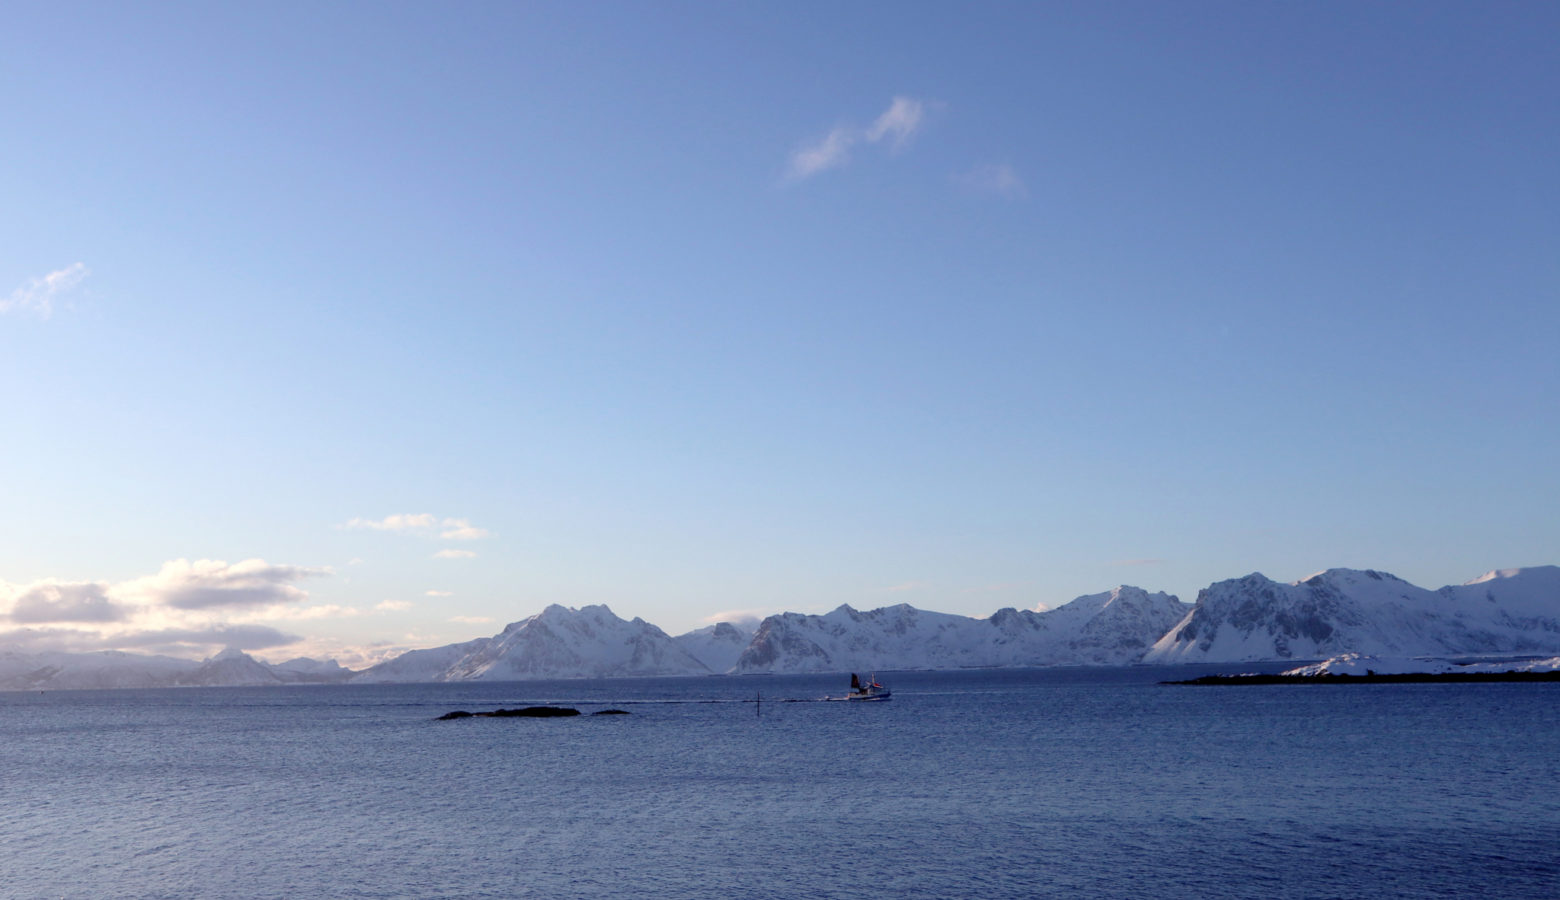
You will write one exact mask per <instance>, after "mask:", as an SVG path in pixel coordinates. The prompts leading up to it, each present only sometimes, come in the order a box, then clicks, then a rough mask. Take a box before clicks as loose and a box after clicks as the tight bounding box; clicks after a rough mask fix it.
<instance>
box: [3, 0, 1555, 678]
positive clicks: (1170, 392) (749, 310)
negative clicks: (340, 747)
mask: <svg viewBox="0 0 1560 900" xmlns="http://www.w3.org/2000/svg"><path fill="white" fill-rule="evenodd" d="M6 19H7V22H6V27H5V28H4V29H0V114H3V116H4V120H5V122H6V123H7V130H8V134H7V136H6V137H5V139H4V140H0V210H3V215H0V423H3V427H4V432H5V439H4V440H3V442H0V473H3V474H0V646H8V647H14V648H20V649H28V650H42V649H66V650H95V649H123V650H131V651H136V652H158V653H168V654H171V655H177V656H185V657H191V658H200V657H202V656H206V655H209V654H211V653H215V652H217V651H218V650H221V649H222V648H223V647H226V646H236V647H239V648H241V649H244V650H247V651H250V652H251V653H253V654H254V655H256V656H258V657H261V658H265V659H271V660H273V661H278V660H282V659H287V658H291V657H295V656H303V655H308V656H315V657H334V658H337V659H340V660H341V661H342V662H343V664H346V665H353V666H357V665H364V664H367V663H369V662H372V661H374V660H376V659H382V658H385V657H388V656H391V655H394V654H395V653H398V652H401V651H403V650H405V649H408V648H412V647H426V646H436V645H441V644H447V643H451V642H454V641H460V640H469V639H471V638H475V637H481V636H486V635H489V634H493V633H495V632H497V631H498V630H500V629H501V628H502V627H503V625H504V624H506V623H508V622H513V621H518V620H520V619H523V618H526V617H528V616H530V615H533V614H535V613H537V612H539V611H541V610H542V609H543V608H545V607H546V606H548V605H549V604H553V603H559V604H563V605H565V606H573V607H579V606H584V605H588V604H597V603H604V604H606V605H608V606H609V607H611V609H612V610H613V611H614V612H615V613H617V614H618V615H620V616H622V617H624V618H633V617H640V618H643V619H645V620H646V621H648V622H651V623H654V624H656V625H658V626H660V627H661V628H663V629H664V630H665V631H667V632H668V633H670V634H678V633H681V632H684V631H688V630H691V629H694V628H698V627H702V626H704V625H708V624H710V623H711V622H714V621H717V620H720V619H722V618H733V617H740V616H762V615H766V614H769V613H773V612H778V611H783V610H792V611H799V612H824V611H827V610H829V609H833V608H834V607H836V606H838V605H840V604H842V603H848V604H850V605H851V606H853V607H856V608H858V609H873V608H877V607H881V606H888V605H893V604H898V603H909V604H911V605H914V606H916V607H919V608H922V609H928V610H936V611H941V612H952V613H960V614H965V615H972V616H984V615H989V614H990V613H992V612H993V611H995V610H997V609H1000V608H1003V607H1017V608H1030V609H1033V608H1038V607H1042V606H1044V607H1054V606H1058V605H1060V604H1062V603H1065V602H1067V601H1068V600H1070V599H1072V598H1074V597H1076V596H1079V595H1082V594H1090V593H1097V592H1100V591H1105V590H1109V589H1110V588H1112V587H1114V586H1116V585H1118V584H1132V585H1137V586H1140V587H1143V588H1146V589H1148V590H1151V591H1157V590H1164V591H1169V592H1171V593H1175V594H1177V595H1178V596H1180V597H1181V598H1182V599H1183V600H1186V601H1188V602H1190V601H1192V600H1194V599H1195V597H1196V593H1197V591H1198V590H1199V589H1201V588H1203V587H1206V586H1207V585H1209V584H1210V583H1213V582H1215V581H1220V580H1223V579H1226V578H1234V577H1239V576H1242V575H1245V574H1247V573H1249V572H1253V571H1260V572H1262V573H1264V574H1266V575H1268V576H1269V577H1272V578H1275V579H1278V580H1281V581H1291V580H1295V579H1298V578H1302V577H1305V576H1307V575H1309V574H1311V573H1313V572H1316V571H1319V570H1322V569H1327V568H1332V567H1352V568H1375V569H1380V570H1383V571H1388V572H1392V573H1394V574H1396V575H1398V576H1400V577H1402V578H1405V579H1407V580H1409V581H1411V582H1413V583H1415V584H1419V585H1421V586H1425V587H1431V588H1435V587H1440V586H1442V585H1445V584H1457V583H1462V582H1464V581H1467V580H1469V579H1472V578H1475V577H1477V576H1479V575H1480V574H1482V573H1484V572H1485V571H1488V570H1490V569H1496V568H1509V567H1516V566H1528V565H1543V564H1553V563H1560V516H1557V515H1556V506H1555V501H1556V498H1557V497H1560V467H1557V466H1556V464H1555V460H1556V458H1557V453H1556V449H1557V448H1560V403H1557V402H1556V397H1557V396H1560V353H1557V348H1560V165H1557V164H1556V160H1560V115H1557V111H1560V54H1557V53H1555V52H1554V36H1555V35H1556V34H1560V5H1556V4H1553V3H1545V2H1533V3H1499V2H1495V3H1478V4H1475V3H1437V2H1424V3H1415V4H1402V3H1395V2H1387V3H1373V2H1351V3H1306V4H1301V3H1294V4H1288V3H1286V4H1278V3H1222V2H1200V3H1181V4H1168V3H1160V2H1150V3H1128V2H1103V3H984V4H949V3H916V2H909V3H905V2H894V3H859V4H845V5H840V4H821V3H800V4H767V5H761V4H748V3H735V4H734V3H680V2H668V3H655V4H649V3H624V2H607V3H591V4H577V3H561V2H557V3H543V2H536V3H516V2H502V3H480V2H463V3H453V4H432V3H390V2H375V3H350V2H340V3H332V4H324V5H321V4H317V3H307V4H305V3H285V2H277V3H265V4H211V3H187V4H186V3H147V4H133V5H132V4H122V3H71V2H50V3H37V2H22V3H16V4H11V5H9V6H8V7H7V16H6Z"/></svg>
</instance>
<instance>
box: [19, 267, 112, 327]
mask: <svg viewBox="0 0 1560 900" xmlns="http://www.w3.org/2000/svg"><path fill="white" fill-rule="evenodd" d="M90 274H92V270H91V269H88V268H87V267H86V266H85V265H83V264H81V263H72V264H71V265H68V266H66V267H65V268H63V269H60V270H58V271H54V272H50V273H49V274H47V275H43V276H41V277H38V278H31V279H28V281H27V283H26V284H24V285H22V286H20V287H18V288H17V289H16V290H14V291H12V292H11V296H9V297H7V298H4V299H0V314H3V313H8V312H12V311H13V310H14V311H18V312H33V313H37V314H38V316H39V317H40V318H45V319H47V318H48V317H49V313H51V312H53V311H54V301H55V299H56V298H58V297H60V296H61V295H63V294H65V293H66V292H68V291H70V290H71V289H72V288H74V287H75V286H76V285H78V284H80V283H81V281H82V279H84V278H86V277H87V276H88V275H90Z"/></svg>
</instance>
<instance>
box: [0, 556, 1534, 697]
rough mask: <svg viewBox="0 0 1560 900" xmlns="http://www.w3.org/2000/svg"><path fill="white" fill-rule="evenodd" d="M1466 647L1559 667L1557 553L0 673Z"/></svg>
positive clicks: (919, 661)
mask: <svg viewBox="0 0 1560 900" xmlns="http://www.w3.org/2000/svg"><path fill="white" fill-rule="evenodd" d="M1468 657H1482V658H1486V659H1488V658H1494V657H1510V658H1512V659H1513V660H1514V662H1513V663H1512V664H1518V663H1516V662H1515V661H1516V659H1517V658H1519V657H1520V658H1521V660H1522V661H1521V662H1520V665H1524V666H1530V667H1533V668H1532V669H1531V670H1532V671H1542V670H1543V669H1542V668H1541V667H1542V665H1549V667H1550V669H1551V670H1552V669H1555V668H1560V663H1556V660H1560V567H1556V566H1539V567H1533V568H1526V569H1504V570H1497V571H1492V572H1489V573H1487V574H1486V575H1483V576H1481V577H1479V578H1475V579H1473V580H1472V581H1469V582H1467V583H1465V584H1462V585H1456V586H1450V587H1443V588H1441V589H1439V590H1435V591H1431V590H1426V589H1424V588H1419V587H1415V586H1414V585H1412V584H1409V583H1408V582H1406V581H1403V580H1402V579H1399V578H1397V577H1395V576H1392V575H1389V574H1387V573H1384V572H1378V571H1373V570H1354V569H1329V570H1327V571H1325V572H1321V573H1318V574H1316V575H1313V576H1311V577H1309V578H1304V579H1301V580H1299V581H1296V582H1293V583H1290V584H1279V583H1277V582H1274V581H1272V580H1270V579H1268V578H1266V577H1264V576H1262V575H1261V574H1257V573H1253V574H1251V575H1248V576H1245V577H1243V578H1238V579H1231V580H1227V581H1221V582H1217V583H1215V584H1213V585H1210V586H1209V587H1207V588H1205V589H1203V590H1202V591H1200V592H1199V594H1198V597H1197V602H1196V604H1194V605H1188V604H1184V603H1182V602H1180V601H1179V600H1178V599H1177V598H1175V597H1173V596H1171V595H1168V594H1165V593H1149V592H1148V591H1145V590H1143V589H1141V588H1136V587H1130V586H1126V585H1123V586H1120V587H1117V588H1115V589H1113V590H1110V591H1105V592H1102V593H1099V594H1090V595H1085V596H1083V597H1079V598H1077V599H1075V600H1073V601H1072V602H1070V603H1067V604H1065V605H1063V606H1060V607H1057V608H1056V609H1043V610H1017V609H1002V610H998V611H997V612H995V613H993V614H992V615H990V616H987V617H984V618H973V617H968V616H959V615H952V614H948V613H939V612H930V611H926V610H920V609H917V608H915V607H912V606H908V605H898V606H890V607H883V608H880V609H875V610H866V611H860V610H856V609H853V608H851V607H849V606H841V607H839V608H838V609H835V610H834V611H832V612H830V613H827V614H824V615H807V614H802V613H781V614H777V615H773V616H769V617H768V618H766V619H764V620H763V621H762V622H760V623H757V624H756V626H755V625H753V624H752V623H746V624H740V625H739V624H734V623H721V624H719V625H716V626H711V627H709V628H704V629H699V630H698V631H693V632H689V633H687V634H683V635H678V636H676V637H673V636H670V635H668V634H666V632H664V631H662V630H661V629H660V628H657V627H656V626H655V625H652V624H650V623H648V622H645V621H644V620H642V619H637V618H636V619H632V620H624V619H621V618H619V617H618V616H617V615H615V614H614V613H613V612H612V611H611V610H610V609H608V608H607V607H606V606H600V605H597V606H586V607H584V608H581V609H571V608H567V607H563V606H558V605H554V606H549V607H547V608H546V609H545V610H543V611H542V612H540V613H537V614H536V615H533V616H530V617H528V618H526V619H522V620H519V621H517V622H514V623H511V624H510V625H508V626H507V627H505V628H504V630H503V631H501V632H500V633H498V634H496V635H493V636H492V637H487V638H477V639H474V640H470V641H464V642H461V643H458V644H449V645H446V646H443V647H431V648H426V649H419V650H411V651H408V652H406V653H403V654H401V655H400V656H397V657H395V658H392V659H390V660H387V661H385V662H382V663H380V664H378V665H376V666H373V667H370V668H368V669H364V670H360V671H351V670H348V669H345V668H342V667H341V666H339V665H338V664H336V663H335V662H334V661H331V660H325V661H319V660H310V659H296V660H290V661H288V662H285V663H279V664H270V663H266V662H263V661H260V660H256V659H254V658H253V657H251V656H249V655H248V654H246V653H243V652H242V651H240V650H238V649H234V648H229V649H227V650H225V651H223V652H222V653H220V654H217V655H216V656H213V657H211V658H209V659H206V660H201V661H195V660H185V659H177V658H173V657H166V656H148V655H142V654H134V653H126V652H121V651H99V652H96V653H62V652H47V653H28V652H23V651H21V650H16V649H12V650H4V649H0V690H64V689H111V688H151V687H178V686H240V685H242V686H260V685H287V684H309V683H315V684H321V683H325V684H330V683H347V682H352V683H376V684H384V683H419V682H452V681H508V680H525V679H540V678H594V677H633V676H684V675H687V676H691V675H711V674H749V673H801V672H843V671H848V670H852V669H863V668H867V669H876V670H882V671H888V670H895V669H899V670H904V669H952V668H967V667H1004V666H1054V665H1133V664H1139V663H1142V664H1156V665H1166V664H1180V663H1230V664H1235V663H1243V662H1274V661H1284V660H1296V661H1300V660H1319V659H1320V660H1325V661H1324V662H1320V663H1314V664H1311V665H1306V666H1300V667H1297V668H1295V669H1292V670H1291V674H1293V675H1295V676H1296V677H1303V676H1306V675H1320V676H1325V675H1343V674H1348V675H1355V674H1364V673H1366V672H1374V673H1376V674H1378V675H1385V674H1389V673H1391V674H1436V673H1447V672H1453V673H1455V672H1464V673H1467V672H1476V671H1481V670H1480V669H1475V668H1470V667H1469V666H1468V665H1463V664H1459V663H1458V662H1456V660H1458V659H1463V658H1468ZM1535 660H1542V661H1543V662H1542V663H1540V662H1536V661H1535ZM1479 665H1489V666H1503V665H1509V664H1507V663H1500V662H1495V663H1480V664H1479ZM1501 671H1504V670H1503V669H1502V670H1501Z"/></svg>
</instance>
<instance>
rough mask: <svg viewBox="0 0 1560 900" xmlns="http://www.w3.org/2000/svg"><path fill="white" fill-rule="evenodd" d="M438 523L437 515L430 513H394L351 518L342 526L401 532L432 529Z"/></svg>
mask: <svg viewBox="0 0 1560 900" xmlns="http://www.w3.org/2000/svg"><path fill="white" fill-rule="evenodd" d="M438 524H439V520H438V517H436V516H434V515H433V514H432V513H396V514H395V515H390V516H385V517H384V518H383V519H353V520H351V521H349V522H347V524H346V525H344V526H342V527H343V528H348V529H364V528H366V529H369V530H372V531H396V532H400V533H402V534H406V533H408V532H418V531H432V530H433V529H434V528H435V527H437V526H438Z"/></svg>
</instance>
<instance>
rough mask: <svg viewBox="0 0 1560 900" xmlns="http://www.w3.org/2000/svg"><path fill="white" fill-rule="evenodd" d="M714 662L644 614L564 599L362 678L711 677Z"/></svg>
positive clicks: (407, 655)
mask: <svg viewBox="0 0 1560 900" xmlns="http://www.w3.org/2000/svg"><path fill="white" fill-rule="evenodd" d="M710 672H711V670H710V667H709V666H707V665H705V664H704V663H703V662H700V661H699V660H698V659H697V658H696V657H695V656H694V655H693V654H691V653H689V652H688V650H686V649H685V648H684V647H683V645H682V644H679V643H678V642H676V641H674V640H672V638H670V637H668V636H667V634H666V632H664V631H662V630H661V629H659V628H657V627H655V626H654V625H651V624H650V623H649V622H646V621H645V620H643V619H638V618H636V619H634V620H633V621H631V622H625V621H623V620H622V619H620V618H618V617H617V616H615V615H613V614H612V610H610V609H608V608H606V607H605V606H587V607H585V608H583V609H569V608H567V607H563V606H558V605H556V604H554V605H552V606H549V607H547V608H546V609H544V610H542V611H541V612H539V613H537V614H536V615H534V616H532V617H530V618H529V619H523V620H521V621H519V622H515V623H513V624H511V625H509V627H507V628H505V629H504V630H503V631H502V632H500V633H498V634H496V635H494V636H493V637H490V638H479V639H477V640H475V641H466V642H465V643H462V644H453V645H451V646H449V647H439V648H435V649H432V650H413V651H411V652H410V653H405V654H402V655H401V656H398V657H396V658H395V659H392V660H389V661H388V662H384V663H380V664H379V665H377V666H374V667H372V668H369V669H365V670H364V671H363V672H362V673H361V674H359V675H358V676H357V677H356V678H355V679H353V680H354V681H365V682H380V683H383V682H396V681H517V680H522V679H527V678H592V677H607V676H634V675H708V674H710Z"/></svg>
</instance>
